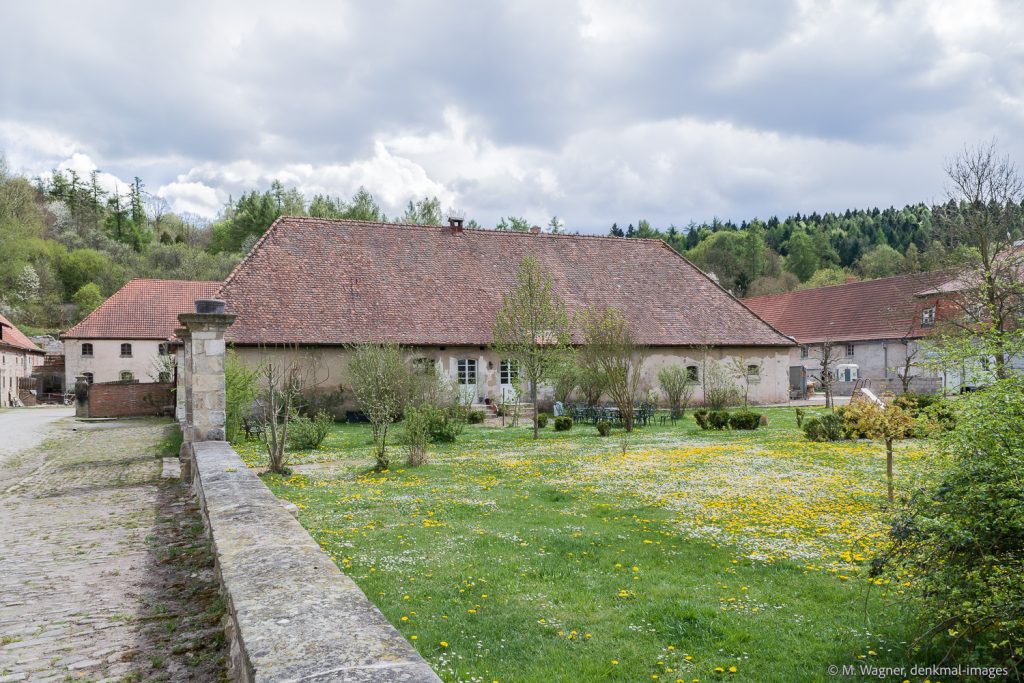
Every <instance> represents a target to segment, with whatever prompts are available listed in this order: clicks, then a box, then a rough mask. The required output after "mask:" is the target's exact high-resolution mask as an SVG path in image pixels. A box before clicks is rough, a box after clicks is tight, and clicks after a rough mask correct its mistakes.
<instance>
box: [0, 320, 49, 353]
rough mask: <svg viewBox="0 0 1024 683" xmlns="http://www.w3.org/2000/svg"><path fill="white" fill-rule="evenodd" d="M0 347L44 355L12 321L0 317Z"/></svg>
mask: <svg viewBox="0 0 1024 683" xmlns="http://www.w3.org/2000/svg"><path fill="white" fill-rule="evenodd" d="M0 346H6V347H10V348H15V349H20V350H22V351H28V352H30V353H43V350H42V349H41V348H39V347H38V346H36V345H35V344H33V343H32V340H31V339H29V338H28V337H26V336H25V335H24V334H23V333H22V331H21V330H19V329H18V328H17V327H15V326H14V323H12V322H11V321H10V320H8V319H7V318H5V317H4V316H2V315H0Z"/></svg>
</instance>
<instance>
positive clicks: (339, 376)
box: [235, 346, 789, 405]
mask: <svg viewBox="0 0 1024 683" xmlns="http://www.w3.org/2000/svg"><path fill="white" fill-rule="evenodd" d="M235 351H236V352H237V353H238V356H239V358H240V359H241V360H242V362H244V363H246V364H247V365H250V366H257V365H259V364H260V363H265V362H277V363H280V362H282V360H283V359H284V358H289V359H295V360H296V361H297V362H298V363H299V364H300V365H301V366H302V367H305V368H307V374H308V375H309V376H308V377H307V382H308V383H310V384H315V385H316V386H317V387H318V389H319V390H322V391H334V390H336V389H337V388H338V387H339V386H341V385H344V384H345V383H346V377H347V375H346V373H347V370H346V368H347V364H348V359H347V355H348V352H347V351H346V350H344V349H342V348H338V347H308V348H300V349H299V350H297V351H295V350H290V349H289V350H285V349H272V348H271V349H268V348H260V347H251V346H244V347H236V348H235ZM410 354H411V355H412V356H413V357H414V358H423V359H429V360H430V361H432V362H433V363H434V364H435V365H436V366H437V367H439V369H440V370H441V371H442V372H443V373H444V374H445V376H447V377H448V378H450V379H452V380H455V381H456V382H457V383H458V384H459V388H460V391H461V392H462V393H463V395H464V396H465V397H466V398H467V399H475V401H474V402H476V401H481V400H483V399H491V400H492V401H500V400H501V399H502V396H503V394H504V395H505V396H508V392H509V391H510V389H511V387H510V386H509V384H508V383H507V382H506V381H504V380H507V379H508V378H507V374H508V372H507V365H503V360H505V359H503V358H501V357H500V356H499V355H498V354H497V353H496V352H495V351H494V350H493V349H491V348H489V347H480V346H445V347H441V346H421V347H413V348H412V349H410ZM734 359H740V361H741V363H742V364H743V366H744V367H750V366H754V367H756V368H757V373H756V375H754V374H751V375H750V376H749V377H748V378H746V379H736V380H735V383H736V385H737V387H738V388H739V389H740V392H741V393H742V392H743V390H744V388H748V398H749V401H750V402H751V403H757V404H764V403H785V402H786V401H788V400H789V347H750V348H747V347H722V348H714V349H711V350H710V351H709V352H708V354H707V357H706V358H705V356H704V354H703V353H702V352H701V351H698V350H696V349H692V348H688V347H655V348H652V349H650V350H649V353H648V355H647V358H646V360H645V363H644V380H645V385H646V386H645V389H649V390H651V391H652V392H657V391H658V389H659V386H658V380H657V374H658V370H660V369H661V368H663V367H665V366H667V365H681V366H683V367H688V368H693V370H694V371H695V373H696V375H697V385H696V387H695V389H694V394H693V397H692V399H691V401H692V402H693V403H694V404H700V403H702V402H703V400H704V395H703V379H704V378H703V373H704V372H705V368H706V364H707V363H711V362H717V363H719V364H720V365H721V366H722V367H723V368H729V367H730V366H731V365H732V364H733V361H734ZM503 371H504V372H503ZM541 389H542V390H541V392H540V393H539V399H540V402H541V403H542V405H543V403H544V402H545V401H550V398H551V391H550V389H548V388H544V387H542V388H541Z"/></svg>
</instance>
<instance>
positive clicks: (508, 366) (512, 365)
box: [498, 358, 519, 384]
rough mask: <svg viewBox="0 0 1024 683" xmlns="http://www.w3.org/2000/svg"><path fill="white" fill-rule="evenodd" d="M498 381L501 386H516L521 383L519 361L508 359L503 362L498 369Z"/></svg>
mask: <svg viewBox="0 0 1024 683" xmlns="http://www.w3.org/2000/svg"><path fill="white" fill-rule="evenodd" d="M498 379H499V381H500V382H501V384H515V383H516V382H517V381H519V361H517V360H516V359H514V358H507V359H505V360H503V361H501V365H500V367H499V369H498Z"/></svg>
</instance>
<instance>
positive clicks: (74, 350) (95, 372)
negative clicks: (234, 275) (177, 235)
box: [61, 279, 222, 387]
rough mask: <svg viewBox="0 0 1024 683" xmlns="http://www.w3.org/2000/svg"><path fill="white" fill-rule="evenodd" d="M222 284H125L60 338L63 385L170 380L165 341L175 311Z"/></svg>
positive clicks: (171, 329)
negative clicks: (84, 381)
mask: <svg viewBox="0 0 1024 683" xmlns="http://www.w3.org/2000/svg"><path fill="white" fill-rule="evenodd" d="M221 284H222V283H220V282H210V281H198V282H194V281H190V280H145V279H135V280H131V281H129V282H128V283H127V284H125V285H124V286H123V287H122V288H121V289H119V290H117V291H116V292H115V293H114V294H113V295H112V296H111V297H110V298H109V299H107V300H106V301H104V302H103V304H101V305H100V307H99V308H97V309H96V310H95V311H93V312H92V313H90V314H89V315H87V316H86V317H85V318H84V319H83V320H82V321H81V322H80V323H78V324H77V325H75V326H74V327H72V328H71V329H69V330H68V331H66V332H65V333H64V334H62V335H61V339H63V340H64V364H65V373H66V384H65V385H66V386H67V387H74V386H75V380H76V378H77V377H85V378H86V379H87V380H88V381H89V383H93V382H118V381H125V382H127V381H140V382H156V381H171V379H172V374H173V358H174V355H173V354H174V352H173V350H172V349H169V346H168V342H170V341H172V340H173V339H174V330H175V328H177V327H180V323H179V322H178V314H179V313H188V312H190V311H193V310H195V300H196V299H203V298H209V297H211V296H213V295H215V294H216V293H217V290H218V289H219V288H220V286H221Z"/></svg>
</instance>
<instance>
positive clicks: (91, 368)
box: [64, 339, 173, 388]
mask: <svg viewBox="0 0 1024 683" xmlns="http://www.w3.org/2000/svg"><path fill="white" fill-rule="evenodd" d="M162 344H164V342H161V341H159V340H156V339H65V340H64V371H65V379H66V384H65V386H67V387H68V388H72V387H74V386H75V378H76V377H79V376H85V377H88V378H89V379H90V380H91V381H92V382H117V381H124V380H138V381H139V382H157V381H160V373H161V372H167V371H168V360H169V359H172V358H173V356H166V355H163V354H162V353H161V348H162ZM172 379H173V372H172V373H171V375H169V376H167V377H166V381H171V380H172Z"/></svg>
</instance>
